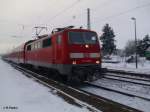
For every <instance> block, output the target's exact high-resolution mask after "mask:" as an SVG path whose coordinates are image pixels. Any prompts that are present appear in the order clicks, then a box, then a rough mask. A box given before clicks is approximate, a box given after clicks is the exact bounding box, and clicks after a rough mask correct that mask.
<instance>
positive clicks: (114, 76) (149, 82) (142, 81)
mask: <svg viewBox="0 0 150 112" xmlns="http://www.w3.org/2000/svg"><path fill="white" fill-rule="evenodd" d="M104 78H105V79H111V80H117V81H122V82H128V83H133V84H138V85H143V86H150V80H149V79H143V78H139V77H132V76H130V77H129V76H123V74H122V75H117V74H112V73H105V75H104Z"/></svg>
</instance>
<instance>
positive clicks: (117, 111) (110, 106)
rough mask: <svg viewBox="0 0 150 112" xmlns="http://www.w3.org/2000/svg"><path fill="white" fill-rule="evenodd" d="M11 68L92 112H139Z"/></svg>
mask: <svg viewBox="0 0 150 112" xmlns="http://www.w3.org/2000/svg"><path fill="white" fill-rule="evenodd" d="M12 66H13V67H14V68H15V69H17V70H19V71H21V72H22V73H23V74H25V75H26V76H27V77H30V78H32V79H34V80H35V81H37V82H39V83H41V84H43V85H45V86H47V87H49V88H53V89H55V90H56V91H57V92H58V93H59V94H61V95H63V96H65V97H67V99H70V100H71V101H72V102H74V103H75V104H76V105H80V106H82V107H86V108H87V109H89V110H90V111H92V112H98V111H99V110H100V111H104V112H141V111H140V110H137V109H134V108H132V107H129V106H126V105H123V104H120V103H116V102H114V101H112V100H109V99H106V98H103V97H101V96H98V95H95V94H92V93H89V92H86V91H81V90H79V89H76V88H74V87H71V86H68V85H65V84H62V83H60V82H57V81H54V80H51V79H49V78H47V77H44V76H43V75H41V74H38V73H35V72H33V71H31V70H28V69H26V68H22V67H20V66H18V65H14V64H12ZM65 99H66V98H65ZM75 99H76V100H75Z"/></svg>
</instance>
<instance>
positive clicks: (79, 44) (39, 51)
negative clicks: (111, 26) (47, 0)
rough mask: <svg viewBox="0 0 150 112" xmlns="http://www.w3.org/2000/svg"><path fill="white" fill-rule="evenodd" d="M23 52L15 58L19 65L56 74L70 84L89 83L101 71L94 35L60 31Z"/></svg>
mask: <svg viewBox="0 0 150 112" xmlns="http://www.w3.org/2000/svg"><path fill="white" fill-rule="evenodd" d="M21 48H22V50H20V52H18V54H15V55H19V57H20V58H18V59H19V60H20V61H19V62H21V63H23V64H27V65H32V66H36V67H42V68H43V67H44V68H47V69H49V70H52V71H55V72H57V73H59V75H60V77H65V78H66V79H67V80H69V81H70V80H78V81H86V80H89V79H91V78H92V77H93V76H94V75H95V74H97V73H98V74H100V71H101V57H100V45H99V42H98V37H97V34H96V32H94V31H90V30H86V29H72V28H69V27H66V28H58V29H56V31H53V32H52V34H50V35H43V36H39V37H38V39H36V40H32V41H28V42H26V43H25V44H24V46H23V47H21ZM15 61H16V59H15ZM16 62H17V61H16ZM49 75H51V74H49Z"/></svg>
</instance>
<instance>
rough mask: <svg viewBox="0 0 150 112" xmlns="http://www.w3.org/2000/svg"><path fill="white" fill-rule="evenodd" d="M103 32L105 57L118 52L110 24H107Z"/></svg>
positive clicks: (101, 37)
mask: <svg viewBox="0 0 150 112" xmlns="http://www.w3.org/2000/svg"><path fill="white" fill-rule="evenodd" d="M102 31H103V34H102V35H101V36H100V40H101V42H102V53H103V55H111V54H112V53H113V52H114V51H115V50H116V45H115V39H114V37H115V34H114V31H113V29H112V28H111V27H110V26H109V24H106V25H105V26H104V27H103V29H102Z"/></svg>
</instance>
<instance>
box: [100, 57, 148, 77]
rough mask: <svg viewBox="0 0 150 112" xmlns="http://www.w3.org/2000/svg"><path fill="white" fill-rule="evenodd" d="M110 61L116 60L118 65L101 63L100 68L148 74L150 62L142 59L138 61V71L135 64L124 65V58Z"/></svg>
mask: <svg viewBox="0 0 150 112" xmlns="http://www.w3.org/2000/svg"><path fill="white" fill-rule="evenodd" d="M112 60H113V61H114V60H117V62H119V63H102V66H103V67H106V68H109V69H116V70H124V71H130V72H135V73H145V74H150V61H148V60H145V59H143V58H140V59H139V62H138V69H136V66H135V63H126V62H125V58H120V57H113V58H112ZM110 61H111V60H110Z"/></svg>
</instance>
